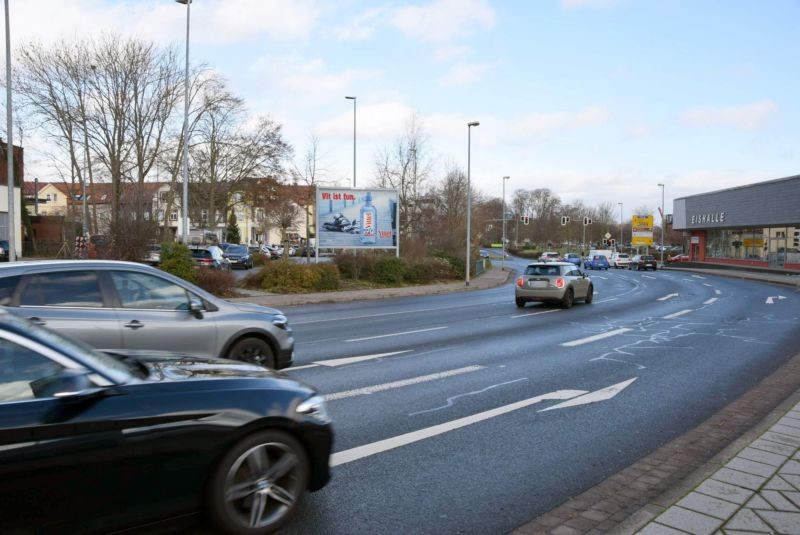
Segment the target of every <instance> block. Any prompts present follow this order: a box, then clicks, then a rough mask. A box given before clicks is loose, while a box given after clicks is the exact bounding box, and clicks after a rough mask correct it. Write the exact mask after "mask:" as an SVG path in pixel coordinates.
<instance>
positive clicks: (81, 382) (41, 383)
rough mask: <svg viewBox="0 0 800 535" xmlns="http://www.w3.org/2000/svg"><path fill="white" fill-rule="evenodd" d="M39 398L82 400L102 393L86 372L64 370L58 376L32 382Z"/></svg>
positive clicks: (35, 395)
mask: <svg viewBox="0 0 800 535" xmlns="http://www.w3.org/2000/svg"><path fill="white" fill-rule="evenodd" d="M31 390H32V391H33V395H34V397H37V398H81V397H86V396H89V395H92V394H96V393H98V392H100V391H102V390H101V389H100V388H97V387H96V386H95V385H94V384H93V383H92V381H91V379H89V372H88V371H86V370H69V369H66V370H62V371H61V372H60V373H58V374H56V375H52V376H50V377H44V378H42V379H37V380H36V381H32V382H31Z"/></svg>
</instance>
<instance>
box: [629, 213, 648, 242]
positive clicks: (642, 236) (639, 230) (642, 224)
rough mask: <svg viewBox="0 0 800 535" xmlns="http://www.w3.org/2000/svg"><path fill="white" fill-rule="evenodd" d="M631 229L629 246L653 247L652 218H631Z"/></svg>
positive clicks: (642, 216) (638, 216) (643, 216)
mask: <svg viewBox="0 0 800 535" xmlns="http://www.w3.org/2000/svg"><path fill="white" fill-rule="evenodd" d="M631 229H632V231H633V232H632V236H631V245H653V216H651V215H635V216H633V218H632V219H631Z"/></svg>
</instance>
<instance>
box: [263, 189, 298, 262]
mask: <svg viewBox="0 0 800 535" xmlns="http://www.w3.org/2000/svg"><path fill="white" fill-rule="evenodd" d="M300 212H301V208H300V206H299V205H297V204H296V203H295V202H294V201H293V200H292V199H289V198H286V197H282V198H280V199H278V200H277V201H276V202H275V203H274V204H273V205H272V209H271V210H270V213H269V216H268V219H269V221H270V223H272V225H274V226H275V227H277V228H278V229H279V230H280V231H281V243H282V244H283V245H284V247H283V256H284V257H288V256H289V247H288V245H289V230H290V229H292V228H294V224H295V221H297V219H298V218H299V217H300Z"/></svg>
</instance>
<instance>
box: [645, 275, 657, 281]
mask: <svg viewBox="0 0 800 535" xmlns="http://www.w3.org/2000/svg"><path fill="white" fill-rule="evenodd" d="M642 278H645V279H653V280H655V279H656V278H655V277H653V276H652V275H642Z"/></svg>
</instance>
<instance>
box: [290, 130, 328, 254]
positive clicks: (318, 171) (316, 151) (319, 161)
mask: <svg viewBox="0 0 800 535" xmlns="http://www.w3.org/2000/svg"><path fill="white" fill-rule="evenodd" d="M325 157H326V155H325V154H324V153H322V152H321V151H320V147H319V138H318V137H317V136H316V135H314V134H311V136H309V139H308V146H307V147H306V151H305V153H304V154H303V157H302V160H301V161H300V162H298V163H295V165H294V167H293V169H292V173H291V174H292V178H293V181H294V183H295V184H298V183H300V182H302V183H304V184H305V185H306V189H305V195H304V199H303V200H304V203H303V207H304V211H305V216H306V238H307V239H308V238H311V212H310V207H311V206H313V205H314V203H315V202H316V198H315V196H316V193H317V184H319V183H320V182H323V181H324V180H325V177H326V176H327V174H328V169H327V168H326V167H325ZM308 244H309V242H308V241H307V242H306V245H307V246H308ZM309 254H310V251H309V249H308V247H306V250H305V256H306V263H308V262H309V261H310V259H309Z"/></svg>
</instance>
